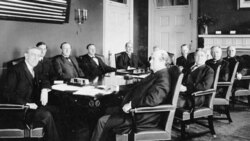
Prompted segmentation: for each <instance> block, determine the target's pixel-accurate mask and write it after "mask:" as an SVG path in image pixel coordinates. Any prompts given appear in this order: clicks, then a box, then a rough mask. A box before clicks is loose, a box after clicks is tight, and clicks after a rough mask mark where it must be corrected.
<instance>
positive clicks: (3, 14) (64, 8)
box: [0, 0, 70, 23]
mask: <svg viewBox="0 0 250 141" xmlns="http://www.w3.org/2000/svg"><path fill="white" fill-rule="evenodd" d="M69 10H70V0H1V1H0V19H3V20H18V21H31V22H47V23H67V22H68V20H69Z"/></svg>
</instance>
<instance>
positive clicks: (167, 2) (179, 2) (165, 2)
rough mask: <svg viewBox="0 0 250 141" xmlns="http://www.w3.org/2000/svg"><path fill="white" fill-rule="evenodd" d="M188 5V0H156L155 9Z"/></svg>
mask: <svg viewBox="0 0 250 141" xmlns="http://www.w3.org/2000/svg"><path fill="white" fill-rule="evenodd" d="M184 5H189V0H156V6H157V7H165V6H184Z"/></svg>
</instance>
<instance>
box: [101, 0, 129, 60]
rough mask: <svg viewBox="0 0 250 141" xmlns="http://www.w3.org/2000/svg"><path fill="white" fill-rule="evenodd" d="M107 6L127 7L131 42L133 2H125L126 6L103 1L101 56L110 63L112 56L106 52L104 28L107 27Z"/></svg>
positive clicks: (107, 0) (108, 0)
mask: <svg viewBox="0 0 250 141" xmlns="http://www.w3.org/2000/svg"><path fill="white" fill-rule="evenodd" d="M108 4H112V5H115V6H120V7H124V6H128V7H129V12H130V13H129V18H130V20H129V21H130V23H129V26H130V27H129V29H130V30H129V41H130V42H133V39H134V38H133V30H134V25H133V22H134V20H133V19H134V16H133V13H134V0H127V4H126V5H124V4H119V3H117V2H113V1H111V0H103V52H102V54H103V56H104V57H105V60H108V61H109V63H110V58H111V56H114V54H111V53H110V52H109V51H108V50H107V44H106V38H107V37H106V35H107V30H106V26H107V7H108ZM124 47H125V43H124Z"/></svg>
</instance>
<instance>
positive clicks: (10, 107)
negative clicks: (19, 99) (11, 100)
mask: <svg viewBox="0 0 250 141" xmlns="http://www.w3.org/2000/svg"><path fill="white" fill-rule="evenodd" d="M28 108H29V106H27V105H20V104H0V110H24V109H28Z"/></svg>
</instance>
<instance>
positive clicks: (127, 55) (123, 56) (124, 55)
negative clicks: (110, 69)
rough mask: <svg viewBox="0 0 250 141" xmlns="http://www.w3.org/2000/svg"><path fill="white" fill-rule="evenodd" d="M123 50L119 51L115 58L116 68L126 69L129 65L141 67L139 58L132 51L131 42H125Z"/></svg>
mask: <svg viewBox="0 0 250 141" xmlns="http://www.w3.org/2000/svg"><path fill="white" fill-rule="evenodd" d="M125 49H126V51H125V52H121V53H120V56H118V57H117V59H116V61H117V62H116V68H117V69H128V68H130V67H133V68H138V67H143V66H144V65H143V64H142V63H141V61H140V59H139V58H138V56H137V55H135V54H134V53H133V45H132V43H131V42H127V43H126V44H125Z"/></svg>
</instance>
